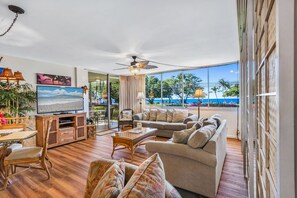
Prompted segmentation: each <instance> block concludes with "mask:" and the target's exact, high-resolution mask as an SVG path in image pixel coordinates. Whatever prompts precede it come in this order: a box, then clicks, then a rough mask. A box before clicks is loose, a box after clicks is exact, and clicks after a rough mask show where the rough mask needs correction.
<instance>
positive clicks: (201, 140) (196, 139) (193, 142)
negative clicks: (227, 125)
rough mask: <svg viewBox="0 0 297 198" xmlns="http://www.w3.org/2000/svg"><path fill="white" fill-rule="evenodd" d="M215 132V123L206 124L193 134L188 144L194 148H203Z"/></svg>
mask: <svg viewBox="0 0 297 198" xmlns="http://www.w3.org/2000/svg"><path fill="white" fill-rule="evenodd" d="M215 132H216V127H215V126H214V125H207V126H204V127H202V128H200V129H198V130H197V131H195V132H194V133H192V134H191V136H190V137H189V139H188V142H187V144H188V145H189V146H190V147H192V148H202V147H204V146H205V144H206V143H207V142H208V140H210V138H211V137H212V136H213V135H214V134H215Z"/></svg>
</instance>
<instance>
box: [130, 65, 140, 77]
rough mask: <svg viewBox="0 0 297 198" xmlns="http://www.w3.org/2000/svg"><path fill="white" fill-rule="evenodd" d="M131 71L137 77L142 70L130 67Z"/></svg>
mask: <svg viewBox="0 0 297 198" xmlns="http://www.w3.org/2000/svg"><path fill="white" fill-rule="evenodd" d="M129 71H130V73H131V74H133V75H137V74H139V72H140V68H138V67H130V69H129Z"/></svg>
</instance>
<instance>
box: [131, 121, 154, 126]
mask: <svg viewBox="0 0 297 198" xmlns="http://www.w3.org/2000/svg"><path fill="white" fill-rule="evenodd" d="M137 123H141V124H142V127H150V125H151V121H145V120H134V126H136V125H137Z"/></svg>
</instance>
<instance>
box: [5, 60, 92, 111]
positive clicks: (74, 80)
mask: <svg viewBox="0 0 297 198" xmlns="http://www.w3.org/2000/svg"><path fill="white" fill-rule="evenodd" d="M1 56H3V59H2V61H1V63H0V67H2V68H6V67H8V68H10V69H12V71H13V72H15V71H20V72H22V73H23V76H24V78H25V80H26V82H27V83H29V84H31V85H32V86H33V89H34V90H35V88H36V81H37V78H36V73H44V74H54V75H61V76H70V77H71V86H72V87H82V86H84V85H88V71H87V70H84V69H80V68H75V67H74V66H73V67H68V66H64V65H59V64H53V63H46V62H41V61H35V60H29V59H24V58H17V57H12V56H6V55H1V54H0V57H1ZM84 109H85V112H87V113H88V111H89V109H88V94H86V95H85V107H84Z"/></svg>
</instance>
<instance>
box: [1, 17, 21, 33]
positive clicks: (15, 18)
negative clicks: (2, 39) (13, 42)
mask: <svg viewBox="0 0 297 198" xmlns="http://www.w3.org/2000/svg"><path fill="white" fill-rule="evenodd" d="M18 16H19V14H18V13H16V14H15V17H14V19H13V21H12V24H11V25H10V26H9V28H8V29H7V30H6V31H5V32H4V33H2V34H0V36H4V35H5V34H7V32H9V30H10V29H11V28H12V26H13V25H14V23H15V22H16V20H17V18H18Z"/></svg>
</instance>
